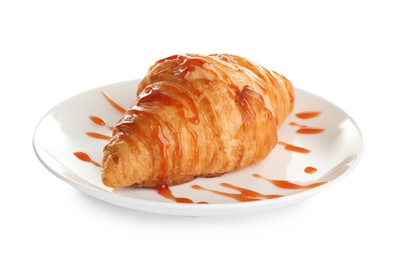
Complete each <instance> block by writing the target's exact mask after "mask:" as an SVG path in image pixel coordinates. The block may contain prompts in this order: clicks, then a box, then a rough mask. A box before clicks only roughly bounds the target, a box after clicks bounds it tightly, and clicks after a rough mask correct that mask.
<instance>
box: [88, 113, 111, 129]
mask: <svg viewBox="0 0 398 260" xmlns="http://www.w3.org/2000/svg"><path fill="white" fill-rule="evenodd" d="M90 119H91V121H93V122H94V123H96V124H97V125H100V126H106V127H108V129H109V130H111V131H113V129H114V127H113V126H108V125H107V124H106V121H105V120H104V119H102V118H100V117H98V116H90Z"/></svg>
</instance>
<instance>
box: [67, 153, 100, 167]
mask: <svg viewBox="0 0 398 260" xmlns="http://www.w3.org/2000/svg"><path fill="white" fill-rule="evenodd" d="M73 154H74V155H75V156H76V157H77V158H79V159H80V160H82V161H85V162H89V163H92V164H94V165H95V166H98V167H101V164H100V163H98V162H96V161H94V160H93V159H91V156H90V155H89V154H88V153H86V152H74V153H73Z"/></svg>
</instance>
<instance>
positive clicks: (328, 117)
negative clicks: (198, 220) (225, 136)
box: [33, 80, 363, 216]
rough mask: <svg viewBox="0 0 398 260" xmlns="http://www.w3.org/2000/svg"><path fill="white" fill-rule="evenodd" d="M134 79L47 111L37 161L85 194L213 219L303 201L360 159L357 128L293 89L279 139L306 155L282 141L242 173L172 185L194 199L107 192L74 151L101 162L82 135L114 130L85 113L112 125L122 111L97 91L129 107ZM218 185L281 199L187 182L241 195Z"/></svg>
mask: <svg viewBox="0 0 398 260" xmlns="http://www.w3.org/2000/svg"><path fill="white" fill-rule="evenodd" d="M138 82H139V80H134V81H127V82H122V83H117V84H113V85H109V86H105V87H101V88H97V89H93V90H90V91H87V92H84V93H82V94H79V95H77V96H74V97H72V98H70V99H68V100H66V101H64V102H62V103H61V104H59V105H58V106H56V107H55V108H53V109H52V110H51V111H49V112H48V113H47V114H46V115H45V116H44V117H43V118H42V120H41V121H40V122H39V124H38V126H37V129H36V131H35V134H34V137H33V147H34V150H35V152H36V155H37V157H38V158H39V160H40V161H41V162H42V163H43V164H44V165H45V166H46V167H47V169H48V170H49V171H51V172H52V173H53V174H54V175H55V176H57V177H59V178H61V179H62V180H64V181H66V182H67V183H69V184H71V185H72V186H74V187H75V188H77V189H79V190H81V191H82V192H85V193H87V194H89V195H91V196H93V197H96V198H98V199H101V200H104V201H107V202H109V203H112V204H116V205H119V206H123V207H127V208H131V209H136V210H142V211H147V212H154V213H162V214H171V215H187V216H211V215H226V214H241V213H252V212H257V211H262V210H266V209H270V208H274V207H279V206H282V205H286V204H289V203H293V202H296V201H298V200H301V199H304V198H307V197H308V196H310V195H314V194H316V193H318V192H320V191H322V190H324V189H325V188H327V187H329V186H330V185H331V184H333V183H335V182H336V181H338V180H339V179H341V177H343V176H345V175H346V174H347V173H348V172H349V171H351V170H352V169H353V168H354V166H355V165H356V164H357V163H358V161H359V159H360V158H361V155H362V152H363V139H362V135H361V132H360V130H359V128H358V126H357V125H356V123H355V122H354V121H353V119H352V118H351V117H350V116H348V115H347V114H346V113H345V112H344V111H342V110H341V109H340V108H338V107H336V106H335V105H333V104H331V103H330V102H328V101H326V100H324V99H322V98H320V97H318V96H315V95H313V94H311V93H308V92H305V91H303V90H300V89H296V105H295V109H294V111H293V112H292V113H291V115H290V116H289V117H288V118H287V120H286V121H285V123H284V124H283V125H282V127H281V128H280V129H279V141H281V142H284V143H286V144H292V145H294V146H299V147H302V148H306V149H308V150H310V151H311V152H309V153H298V152H295V151H289V150H286V149H285V145H283V144H278V145H277V146H276V147H275V148H274V150H273V151H272V152H271V154H270V155H269V156H268V157H267V158H266V159H265V160H263V161H261V162H259V163H256V164H254V165H251V166H249V167H247V168H245V169H243V170H239V171H237V172H233V173H228V174H225V175H224V176H222V177H218V178H198V179H196V180H194V181H192V182H190V183H186V184H183V185H178V186H173V187H171V188H170V189H171V191H172V194H173V195H174V196H175V197H183V198H189V199H191V200H192V201H193V202H194V203H177V202H175V201H174V200H170V199H167V198H165V197H163V196H161V195H159V194H158V193H157V191H156V190H153V189H146V188H133V187H128V188H121V189H111V188H108V187H106V186H104V185H103V184H102V182H101V172H100V167H98V166H95V165H94V164H93V163H89V162H86V161H83V160H80V159H78V158H77V156H75V154H74V153H75V152H78V151H81V152H86V153H88V154H89V155H90V156H91V158H92V159H93V160H94V161H96V162H100V161H101V159H102V148H103V147H104V145H105V144H106V142H107V141H106V140H103V139H98V138H93V137H92V136H89V135H87V132H94V133H100V134H104V135H108V136H109V135H110V134H111V130H109V129H108V128H107V127H106V126H101V125H99V124H98V123H95V122H94V121H92V120H91V119H90V116H96V117H99V118H101V119H104V120H105V121H106V122H107V125H113V124H115V123H116V122H117V120H118V119H119V118H120V117H121V115H122V114H121V112H119V111H118V110H116V109H115V108H114V107H113V106H112V105H111V103H110V102H109V101H108V100H107V99H106V98H105V97H104V95H103V94H102V91H105V92H106V93H107V94H108V95H109V96H110V97H111V98H112V99H113V100H114V101H115V102H116V103H117V104H119V105H120V106H121V107H124V108H129V107H130V105H131V104H132V102H133V100H134V99H135V93H136V87H137V84H138ZM308 111H318V112H321V114H320V115H319V116H316V117H313V118H310V119H300V118H298V117H297V116H296V114H297V113H300V112H308ZM291 122H295V123H297V124H301V125H307V126H311V127H315V128H322V129H324V131H323V132H322V133H319V134H298V133H296V130H298V129H299V128H300V127H298V126H295V125H291ZM307 166H312V167H314V168H316V169H317V171H316V172H315V173H306V172H305V171H304V169H305V168H306V167H307ZM253 174H260V175H261V176H263V177H265V178H268V179H272V180H287V181H289V182H291V183H294V184H298V185H309V184H311V183H316V182H326V183H325V184H323V185H320V186H318V187H315V188H300V189H287V188H281V187H277V186H275V185H274V184H272V183H271V182H270V181H267V180H265V179H261V178H256V177H254V176H253ZM221 183H228V184H231V185H234V186H238V187H242V188H246V189H249V190H252V191H256V192H258V193H261V194H277V195H282V196H281V197H277V198H272V199H261V200H257V201H251V202H240V201H238V200H236V199H234V198H231V197H227V196H224V195H220V194H216V193H213V192H211V191H208V190H198V189H193V188H192V185H200V186H201V187H204V188H206V189H212V190H216V191H220V192H225V193H230V194H239V193H240V192H239V191H237V190H236V189H233V188H231V187H224V186H221V185H220V184H221ZM198 202H207V203H208V204H200V203H198Z"/></svg>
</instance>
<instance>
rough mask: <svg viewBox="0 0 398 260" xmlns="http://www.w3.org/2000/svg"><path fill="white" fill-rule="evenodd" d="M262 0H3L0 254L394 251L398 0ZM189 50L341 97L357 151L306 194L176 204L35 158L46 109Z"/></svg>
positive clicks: (377, 255) (286, 255)
mask: <svg viewBox="0 0 398 260" xmlns="http://www.w3.org/2000/svg"><path fill="white" fill-rule="evenodd" d="M259 3H260V1H250V0H245V1H233V0H232V1H215V0H213V1H207V0H202V1H175V0H168V1H150V0H145V1H84V0H82V1H41V0H38V1H0V37H1V39H0V47H1V48H0V86H1V93H2V95H1V102H0V108H1V109H0V113H1V128H0V129H1V130H0V131H1V135H0V136H1V138H2V140H1V149H0V151H1V165H2V172H1V176H2V177H1V179H0V180H1V189H0V201H1V207H0V208H1V213H0V238H1V241H2V242H1V250H0V258H1V259H50V258H51V259H102V258H103V259H105V258H108V259H124V258H127V259H129V258H130V259H131V258H135V259H137V258H144V259H147V258H149V257H151V259H164V258H167V259H206V258H208V259H216V258H218V259H228V258H231V257H234V258H240V259H293V258H298V259H362V258H364V257H365V256H367V257H369V259H397V258H398V252H397V250H396V247H397V245H398V243H397V241H398V237H397V234H398V224H397V222H398V215H397V205H398V203H397V199H398V196H397V184H398V170H397V156H396V155H397V147H398V142H397V128H396V122H397V113H396V112H397V103H398V102H397V95H396V93H397V92H396V89H397V87H398V79H397V76H398V62H397V61H398V51H397V49H398V40H397V34H398V27H397V25H398V18H397V17H398V15H397V11H398V9H397V7H395V6H396V5H395V4H394V1H384V0H378V1H273V2H270V1H261V5H259ZM183 52H193V53H202V54H209V53H217V52H224V53H233V54H237V55H240V56H244V57H246V58H249V59H251V60H254V61H256V62H258V63H260V64H262V65H264V66H265V67H267V68H269V69H272V70H275V71H278V72H280V73H282V74H283V75H285V76H286V77H287V78H289V79H290V80H291V81H292V82H293V84H294V85H295V86H296V87H298V88H301V89H304V90H307V91H310V92H312V93H314V94H316V95H319V96H321V97H323V98H326V99H328V100H329V101H331V102H333V103H334V104H336V105H337V106H339V107H341V108H342V109H344V110H345V111H346V112H347V113H348V114H350V115H351V116H352V117H353V118H354V120H355V121H356V122H357V123H358V125H359V126H360V128H361V130H362V133H363V136H364V139H365V152H364V154H363V157H362V160H361V162H360V163H359V165H358V166H357V167H356V168H355V169H354V171H353V172H351V173H350V174H349V175H348V176H347V177H346V178H344V179H343V180H341V181H340V182H339V183H337V184H336V185H334V186H332V187H331V188H330V189H327V190H326V191H324V192H322V193H320V194H318V195H316V196H314V197H311V198H309V199H307V200H305V201H303V202H301V203H298V204H294V205H291V206H287V207H284V208H280V209H275V210H272V211H266V212H262V213H259V214H243V215H239V216H223V217H176V216H167V215H156V214H150V213H145V212H138V211H134V210H129V209H125V208H121V207H118V206H114V205H110V204H107V203H105V202H102V201H99V200H97V199H94V198H91V197H89V196H87V195H85V194H83V193H81V192H79V191H78V190H76V189H75V188H73V187H72V186H70V185H68V184H66V183H65V182H63V181H61V180H60V179H58V178H56V177H55V176H54V175H52V174H51V173H50V172H48V171H47V170H46V169H45V168H44V166H43V165H42V164H41V163H40V162H39V161H38V160H37V158H36V156H35V154H34V151H33V148H32V137H33V133H34V129H35V127H36V125H37V123H38V122H39V120H40V119H41V117H42V116H43V115H44V114H45V113H46V112H47V111H48V110H50V109H51V108H53V107H54V106H56V105H57V104H58V103H59V102H61V101H63V100H65V99H66V98H69V97H71V96H74V95H76V94H79V93H81V92H83V91H85V90H89V89H92V88H96V87H99V86H103V85H107V84H111V83H115V82H120V81H125V80H130V79H136V78H140V77H142V76H143V75H144V74H145V73H146V70H147V68H148V67H149V66H150V65H152V63H154V62H155V61H156V60H158V59H160V58H163V57H166V56H170V55H172V54H177V53H183ZM6 256H7V257H6Z"/></svg>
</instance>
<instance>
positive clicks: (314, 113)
mask: <svg viewBox="0 0 398 260" xmlns="http://www.w3.org/2000/svg"><path fill="white" fill-rule="evenodd" d="M320 114H321V112H319V111H309V112H301V113H297V114H296V116H297V117H298V118H300V119H310V118H313V117H317V116H319V115H320Z"/></svg>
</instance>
